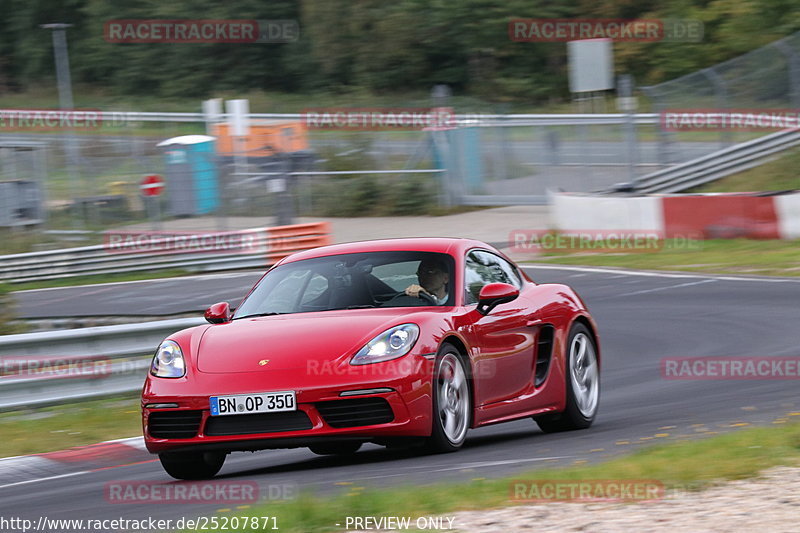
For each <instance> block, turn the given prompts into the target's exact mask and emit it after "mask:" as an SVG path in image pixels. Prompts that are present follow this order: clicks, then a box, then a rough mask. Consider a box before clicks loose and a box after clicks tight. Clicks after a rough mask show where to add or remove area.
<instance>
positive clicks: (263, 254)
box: [0, 222, 331, 283]
mask: <svg viewBox="0 0 800 533" xmlns="http://www.w3.org/2000/svg"><path fill="white" fill-rule="evenodd" d="M125 233H126V232H124V231H123V232H118V233H116V234H115V235H121V234H125ZM127 233H128V234H130V235H134V234H135V235H140V236H145V235H147V236H149V240H148V241H147V243H146V244H142V245H138V244H137V242H136V239H134V238H132V239H129V240H124V239H123V240H121V241H119V242H111V241H109V239H108V238H107V242H106V244H102V245H95V246H83V247H80V248H67V249H61V250H48V251H42V252H32V253H26V254H13V255H5V256H0V281H6V282H11V283H21V282H25V281H37V280H49V279H61V278H71V277H76V276H87V275H102V274H119V273H126V272H140V271H156V270H165V269H170V268H185V269H188V270H192V271H215V270H230V269H241V268H265V267H267V266H269V265H272V264H274V263H276V262H277V261H278V260H280V259H281V258H283V257H285V256H287V255H289V254H291V253H294V252H298V251H301V250H308V249H310V248H315V247H317V246H322V245H325V244H330V242H331V236H330V223H328V222H315V223H310V224H293V225H290V226H278V227H272V228H255V229H248V230H243V231H240V232H207V233H200V232H184V233H183V235H188V234H190V233H191V234H193V236H195V237H197V238H201V236H205V237H208V238H212V239H213V237H214V236H230V235H239V236H242V235H245V236H247V237H248V242H247V244H246V246H243V247H242V248H240V249H238V250H233V251H224V250H223V251H213V250H210V251H209V250H203V248H204V247H205V248H208V247H212V248H213V243H212V244H210V245H209V246H204V245H203V244H202V243H200V245H199V246H195V247H192V246H189V245H186V243H185V242H183V243H182V245H181V243H177V244H176V242H175V239H172V241H170V242H167V241H168V239H167V238H163V239H159V235H162V234H163V233H164V232H160V233H158V232H127ZM175 233H176V234H178V233H181V232H175ZM191 236H192V235H189V237H191ZM162 245H163V246H162ZM148 246H149V247H155V248H158V247H159V246H160V247H161V248H163V249H156V250H147V249H146V248H147V247H148ZM137 247H138V248H139V249H137ZM141 248H145V249H141ZM198 249H199V251H198Z"/></svg>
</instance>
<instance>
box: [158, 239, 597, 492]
mask: <svg viewBox="0 0 800 533" xmlns="http://www.w3.org/2000/svg"><path fill="white" fill-rule="evenodd" d="M205 317H206V319H207V320H208V322H210V324H209V325H205V326H198V327H194V328H189V329H185V330H182V331H179V332H177V333H175V334H174V335H171V336H170V337H169V338H168V339H167V340H165V341H164V342H163V343H161V345H160V346H159V347H158V350H157V351H156V354H155V356H154V358H153V363H152V367H151V369H150V373H149V375H148V377H147V380H146V382H145V385H144V390H143V392H142V418H143V425H144V437H145V442H146V445H147V449H148V450H150V452H152V453H157V454H158V455H159V458H160V460H161V464H162V465H163V467H164V469H165V470H166V471H167V473H169V474H170V475H171V476H173V477H175V478H178V479H201V478H208V477H212V476H214V475H215V474H216V473H217V472H218V471H219V469H220V468H221V467H222V464H223V462H224V461H225V456H226V455H227V454H228V453H230V452H233V451H244V450H261V449H268V448H292V447H304V446H307V447H309V448H310V449H311V450H312V451H313V452H315V453H318V454H349V453H354V452H356V451H357V450H358V449H359V447H361V445H362V444H363V443H365V442H373V443H377V444H381V445H386V446H393V445H400V444H402V443H408V442H415V443H420V442H423V443H425V444H426V445H427V448H428V449H430V450H432V451H439V452H446V451H453V450H457V449H458V448H460V447H461V445H462V444H463V443H464V440H465V438H466V435H467V430H468V429H469V428H476V427H480V426H485V425H488V424H495V423H498V422H506V421H509V420H516V419H519V418H524V417H533V419H534V420H535V421H536V422H537V424H538V425H539V427H540V428H541V429H542V430H544V431H547V432H550V431H562V430H569V429H578V428H587V427H589V426H590V425H591V424H592V421H593V420H594V418H595V415H596V413H597V407H598V402H599V392H600V388H599V387H600V350H599V344H598V337H597V327H596V325H595V323H594V321H593V319H592V317H591V315H590V314H589V311H588V309H587V308H586V305H585V304H584V303H583V301H582V300H581V299H580V297H579V296H578V295H577V294H576V293H575V292H574V291H573V290H572V289H570V288H569V287H567V286H565V285H549V284H548V285H538V284H536V283H534V282H533V281H532V280H531V279H530V278H528V276H527V275H526V274H525V273H524V272H522V271H521V270H520V269H519V268H518V267H517V266H516V265H514V263H513V262H511V261H510V260H509V259H508V258H506V257H505V256H504V255H503V254H502V253H500V252H499V251H497V250H496V249H494V248H493V247H491V246H489V245H487V244H485V243H482V242H479V241H474V240H467V239H392V240H380V241H369V242H358V243H350V244H338V245H333V246H325V247H321V248H316V249H314V250H309V251H305V252H299V253H296V254H294V255H291V256H289V257H287V258H285V259H283V260H281V261H280V262H279V263H278V264H276V265H275V266H273V267H272V268H270V269H269V271H268V272H267V273H266V274H265V275H264V276H263V277H262V278H261V280H260V281H259V282H258V283H257V284H256V285H255V287H253V289H252V290H251V291H250V293H249V294H248V295H247V297H246V298H245V299H244V301H243V302H242V304H241V305H240V306H239V307H238V309H236V312H235V313H232V312H231V310H230V307H229V306H228V304H227V303H219V304H215V305H213V306H211V307H210V308H209V309H208V310H207V311H206V314H205Z"/></svg>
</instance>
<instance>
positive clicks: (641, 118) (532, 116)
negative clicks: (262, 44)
mask: <svg viewBox="0 0 800 533" xmlns="http://www.w3.org/2000/svg"><path fill="white" fill-rule="evenodd" d="M1 111H3V110H2V109H0V112H1ZM98 113H99V114H100V119H101V120H102V121H103V122H111V123H125V122H205V121H206V118H207V117H206V116H205V115H204V114H203V113H152V112H142V111H99V112H98ZM303 117H304V114H302V113H251V114H250V115H249V118H250V119H252V120H296V121H301V120H303ZM628 117H629V115H626V114H624V113H604V114H599V113H598V114H594V113H586V114H579V113H566V114H546V113H519V114H509V115H498V114H489V113H486V114H483V113H461V114H456V115H455V120H456V122H457V123H458V125H460V126H463V125H475V126H485V127H493V126H577V125H581V124H586V125H599V124H624V123H626V122H627V121H628ZM216 118H217V119H218V120H219V121H227V120H230V119H231V115H230V114H228V113H221V114H219V115H217V116H216ZM633 120H634V122H636V124H658V122H659V114H658V113H637V114H634V115H633Z"/></svg>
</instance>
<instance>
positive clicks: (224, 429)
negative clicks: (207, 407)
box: [205, 411, 312, 437]
mask: <svg viewBox="0 0 800 533" xmlns="http://www.w3.org/2000/svg"><path fill="white" fill-rule="evenodd" d="M311 428H312V424H311V419H310V418H308V415H307V414H306V413H305V412H304V411H287V412H284V413H256V414H252V415H231V416H212V417H209V419H208V420H207V421H206V430H205V434H206V435H208V436H210V437H216V436H222V435H250V434H254V433H280V432H282V431H299V430H302V429H311Z"/></svg>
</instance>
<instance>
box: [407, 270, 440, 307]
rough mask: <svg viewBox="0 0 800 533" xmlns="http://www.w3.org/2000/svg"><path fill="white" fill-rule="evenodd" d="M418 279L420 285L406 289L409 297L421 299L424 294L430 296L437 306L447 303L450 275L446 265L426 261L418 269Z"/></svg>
mask: <svg viewBox="0 0 800 533" xmlns="http://www.w3.org/2000/svg"><path fill="white" fill-rule="evenodd" d="M417 279H419V285H416V284H415V285H410V286H408V287H406V290H405V293H406V294H407V295H408V296H412V297H414V298H419V297H420V293H421V292H422V293H425V294H427V295H429V296H430V297H431V298H432V299H433V301H434V302H435V303H436V305H444V304H445V302H447V298H448V294H447V284H448V283H449V282H450V273H449V272H448V271H447V267H446V266H445V265H444V263H442V262H440V261H438V260H435V259H424V260H423V261H422V262H420V264H419V268H417Z"/></svg>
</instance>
